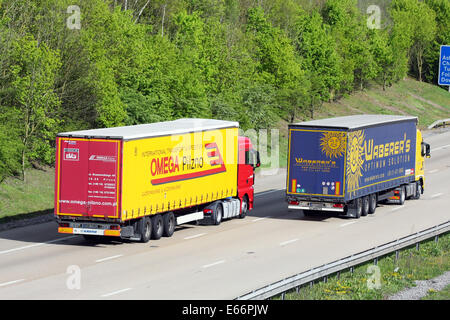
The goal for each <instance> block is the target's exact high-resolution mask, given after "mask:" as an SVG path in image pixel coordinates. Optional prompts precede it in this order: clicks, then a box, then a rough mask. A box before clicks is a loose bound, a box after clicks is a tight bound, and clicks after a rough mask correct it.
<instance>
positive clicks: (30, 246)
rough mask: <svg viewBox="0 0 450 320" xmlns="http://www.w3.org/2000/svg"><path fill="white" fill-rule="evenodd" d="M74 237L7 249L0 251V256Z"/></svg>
mask: <svg viewBox="0 0 450 320" xmlns="http://www.w3.org/2000/svg"><path fill="white" fill-rule="evenodd" d="M75 237H77V236H69V237H64V238H59V239H54V240H50V241H45V242H39V243H35V244H30V245H28V246H24V247H19V248H14V249H9V250H4V251H0V254H5V253H10V252H14V251H19V250H25V249H29V248H34V247H38V246H42V245H44V244H49V243H54V242H58V241H63V240H67V239H72V238H75Z"/></svg>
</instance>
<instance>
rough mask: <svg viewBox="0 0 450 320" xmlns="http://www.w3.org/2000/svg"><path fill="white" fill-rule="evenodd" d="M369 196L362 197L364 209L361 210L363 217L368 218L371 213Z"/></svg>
mask: <svg viewBox="0 0 450 320" xmlns="http://www.w3.org/2000/svg"><path fill="white" fill-rule="evenodd" d="M369 206H370V205H369V196H364V197H362V208H361V215H362V216H364V217H365V216H367V214H368V213H369Z"/></svg>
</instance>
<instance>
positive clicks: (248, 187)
mask: <svg viewBox="0 0 450 320" xmlns="http://www.w3.org/2000/svg"><path fill="white" fill-rule="evenodd" d="M238 143H239V148H238V150H239V152H238V185H237V187H238V197H239V199H240V200H241V215H240V216H241V217H242V218H243V217H245V215H246V213H247V211H249V210H252V209H253V197H254V187H253V185H254V183H255V169H256V168H257V167H259V166H260V165H261V162H260V160H259V152H258V151H256V150H255V149H254V148H253V145H252V142H251V141H250V139H249V138H247V137H239V142H238Z"/></svg>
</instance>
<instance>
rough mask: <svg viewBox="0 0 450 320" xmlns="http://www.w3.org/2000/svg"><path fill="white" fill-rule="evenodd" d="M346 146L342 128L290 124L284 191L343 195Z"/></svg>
mask: <svg viewBox="0 0 450 320" xmlns="http://www.w3.org/2000/svg"><path fill="white" fill-rule="evenodd" d="M346 147H347V132H346V131H344V130H332V129H320V128H318V129H314V128H301V127H289V155H288V175H287V185H286V192H287V194H290V195H298V196H305V197H327V198H329V197H338V198H341V197H343V196H344V194H345V193H344V190H343V189H344V186H345V181H344V172H345V164H346V160H345V158H346Z"/></svg>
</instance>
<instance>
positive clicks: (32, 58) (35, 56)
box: [5, 36, 60, 181]
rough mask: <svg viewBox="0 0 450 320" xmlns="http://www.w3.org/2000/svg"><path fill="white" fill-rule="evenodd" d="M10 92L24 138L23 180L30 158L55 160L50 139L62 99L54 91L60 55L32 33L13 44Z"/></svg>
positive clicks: (52, 136)
mask: <svg viewBox="0 0 450 320" xmlns="http://www.w3.org/2000/svg"><path fill="white" fill-rule="evenodd" d="M11 59H12V64H11V66H10V68H9V72H10V92H9V96H6V97H5V100H6V101H8V102H9V104H10V106H12V108H14V113H15V117H14V118H16V119H17V126H18V132H19V137H20V141H21V147H20V149H21V171H22V177H23V180H24V181H25V180H26V177H25V168H26V165H27V164H28V161H29V159H36V158H37V159H41V160H44V161H46V162H50V161H51V160H52V156H51V155H52V151H51V149H50V147H49V146H50V145H49V142H50V141H52V140H53V139H54V135H55V133H56V132H55V130H56V128H57V124H58V121H57V119H56V118H55V117H54V115H55V110H56V109H57V108H58V106H59V104H60V101H59V98H58V96H57V95H56V93H55V92H54V83H55V74H56V72H57V71H58V68H59V67H60V60H59V55H58V54H57V52H54V51H53V50H51V49H49V48H48V47H47V46H46V45H45V43H40V44H38V42H37V41H36V40H34V38H33V37H32V36H25V37H22V38H19V39H16V40H15V41H14V42H13V44H12V52H11Z"/></svg>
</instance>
